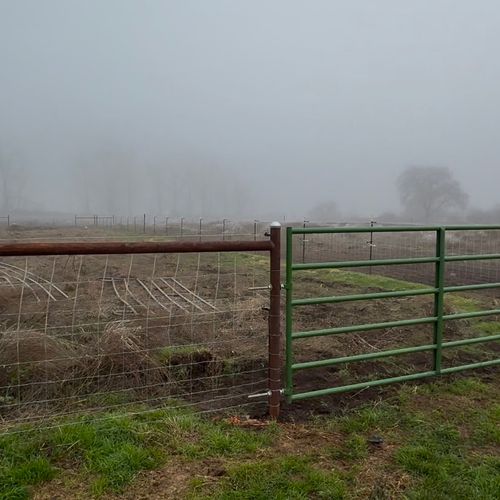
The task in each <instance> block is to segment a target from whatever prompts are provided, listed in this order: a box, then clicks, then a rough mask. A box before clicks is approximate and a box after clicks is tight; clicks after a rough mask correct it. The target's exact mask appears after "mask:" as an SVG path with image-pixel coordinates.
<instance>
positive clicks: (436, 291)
mask: <svg viewBox="0 0 500 500" xmlns="http://www.w3.org/2000/svg"><path fill="white" fill-rule="evenodd" d="M472 230H473V231H491V230H496V231H498V230H500V226H496V225H495V226H492V225H489V226H442V227H436V226H408V227H406V226H405V227H342V228H304V227H303V228H292V227H288V228H287V235H286V285H285V288H286V364H285V366H286V384H285V395H286V397H287V400H288V401H289V402H293V401H297V400H302V399H306V398H311V397H315V396H325V395H328V394H336V393H340V392H346V391H351V390H360V389H365V388H368V387H374V386H380V385H385V384H390V383H393V382H403V381H409V380H416V379H421V378H427V377H433V376H437V375H442V374H449V373H454V372H458V371H461V370H467V369H471V368H480V367H486V366H493V365H498V364H500V359H495V360H490V361H483V362H476V363H471V364H466V365H460V366H453V367H443V366H442V352H443V349H450V348H453V347H459V346H465V345H469V344H476V343H482V342H491V341H498V340H500V332H498V334H497V333H495V334H494V335H488V336H483V337H475V338H469V339H460V340H455V341H449V342H444V341H443V329H444V322H445V321H449V320H458V319H466V318H477V317H483V316H492V315H497V314H500V309H491V310H482V311H475V312H463V313H458V314H448V315H446V314H445V313H444V296H445V294H446V293H450V292H462V291H469V290H483V289H492V288H498V287H500V283H482V284H473V285H462V286H445V265H446V263H447V262H465V261H480V260H491V259H500V253H493V254H475V255H447V253H446V234H447V232H450V231H472ZM414 231H420V232H423V231H425V232H434V233H435V235H436V240H435V241H436V250H435V255H434V256H431V257H418V258H398V259H382V260H361V261H359V260H358V261H339V262H315V263H305V262H302V263H294V261H293V251H292V247H293V238H294V235H307V234H309V235H310V234H333V235H335V234H339V233H390V232H392V233H394V232H405V233H406V232H414ZM498 241H500V240H498ZM495 250H496V249H495ZM429 263H431V264H434V266H435V273H434V276H435V280H434V286H432V287H428V288H422V289H412V290H401V291H389V292H377V293H365V294H358V295H340V296H330V297H312V298H295V297H294V290H293V288H294V275H295V274H296V273H297V272H302V271H307V270H316V269H340V268H354V267H355V268H358V267H368V266H369V267H372V266H389V265H390V266H398V265H404V264H429ZM416 295H433V296H434V308H433V315H432V316H430V317H421V318H412V319H405V320H399V321H387V322H383V323H367V324H359V325H354V326H342V327H336V328H326V329H321V330H310V331H294V327H293V310H294V309H295V308H297V307H301V306H305V305H315V304H333V303H340V302H352V301H359V300H376V299H384V298H392V297H409V296H416ZM420 324H432V325H433V332H434V335H433V342H432V344H426V345H417V346H413V347H405V348H400V349H391V350H386V351H378V352H374V353H367V354H358V355H353V356H343V357H338V358H332V359H323V360H311V361H306V362H301V363H296V362H294V345H295V343H296V342H300V341H301V339H305V338H311V337H318V336H325V335H336V334H345V333H353V332H362V331H369V330H377V329H385V328H393V327H400V326H408V325H420ZM424 351H432V352H433V366H432V367H430V368H432V369H430V370H429V371H423V372H417V373H412V374H408V375H402V376H398V377H391V378H384V379H379V380H373V381H369V382H361V383H355V384H350V385H343V386H338V387H329V388H326V389H318V390H313V391H308V392H296V390H295V388H294V374H295V373H296V372H297V371H299V370H305V369H314V368H321V367H329V366H334V365H338V364H343V363H351V362H355V361H365V360H374V359H379V358H384V357H388V356H395V355H401V354H409V353H416V352H424Z"/></svg>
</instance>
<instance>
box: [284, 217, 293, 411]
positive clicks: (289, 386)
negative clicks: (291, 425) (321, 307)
mask: <svg viewBox="0 0 500 500" xmlns="http://www.w3.org/2000/svg"><path fill="white" fill-rule="evenodd" d="M292 231H293V228H292V227H287V228H286V276H285V280H286V281H285V290H286V306H285V307H286V309H285V342H286V344H285V378H286V382H285V395H286V397H287V401H288V402H291V397H292V395H293V378H292V376H293V372H292V364H293V350H292V328H293V327H292V321H293V312H292V298H293V278H292V264H293V255H292V246H293V232H292Z"/></svg>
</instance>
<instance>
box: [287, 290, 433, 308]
mask: <svg viewBox="0 0 500 500" xmlns="http://www.w3.org/2000/svg"><path fill="white" fill-rule="evenodd" d="M437 291H438V289H437V288H421V289H416V290H400V291H394V292H380V293H362V294H357V295H336V296H331V297H316V298H310V299H295V300H292V306H309V305H314V304H333V303H337V302H354V301H356V300H372V299H373V300H376V299H387V298H395V297H412V296H416V295H429V294H432V293H436V292H437Z"/></svg>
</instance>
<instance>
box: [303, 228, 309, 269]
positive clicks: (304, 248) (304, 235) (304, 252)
mask: <svg viewBox="0 0 500 500" xmlns="http://www.w3.org/2000/svg"><path fill="white" fill-rule="evenodd" d="M308 222H309V221H308V220H305V221H304V223H303V224H302V227H303V228H304V229H305V228H306V224H307V223H308ZM305 261H306V234H305V233H304V234H303V235H302V263H305Z"/></svg>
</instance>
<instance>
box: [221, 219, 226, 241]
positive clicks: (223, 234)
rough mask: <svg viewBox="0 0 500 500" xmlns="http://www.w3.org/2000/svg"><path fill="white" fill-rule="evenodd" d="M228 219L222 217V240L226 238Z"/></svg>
mask: <svg viewBox="0 0 500 500" xmlns="http://www.w3.org/2000/svg"><path fill="white" fill-rule="evenodd" d="M226 220H227V219H222V241H224V240H225V239H226Z"/></svg>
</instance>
